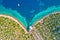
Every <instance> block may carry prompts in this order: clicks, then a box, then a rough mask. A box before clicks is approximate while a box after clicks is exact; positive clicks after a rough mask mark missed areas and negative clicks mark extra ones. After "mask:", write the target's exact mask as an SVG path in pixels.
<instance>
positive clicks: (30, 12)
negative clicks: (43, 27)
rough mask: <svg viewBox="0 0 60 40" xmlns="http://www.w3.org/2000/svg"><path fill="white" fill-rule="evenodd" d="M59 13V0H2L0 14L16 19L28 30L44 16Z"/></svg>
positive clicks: (0, 1)
mask: <svg viewBox="0 0 60 40" xmlns="http://www.w3.org/2000/svg"><path fill="white" fill-rule="evenodd" d="M59 11H60V1H59V0H54V1H53V0H7V1H6V0H0V14H5V15H9V16H12V17H14V18H15V19H17V20H18V21H19V22H20V23H21V24H22V25H23V26H24V27H25V28H26V29H27V30H29V27H30V26H32V25H33V24H35V22H37V21H38V20H40V19H42V18H43V17H44V16H46V15H48V14H50V13H52V12H59Z"/></svg>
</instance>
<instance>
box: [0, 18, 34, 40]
mask: <svg viewBox="0 0 60 40" xmlns="http://www.w3.org/2000/svg"><path fill="white" fill-rule="evenodd" d="M0 40H34V38H33V36H32V35H31V34H28V33H25V31H24V30H23V29H22V28H21V27H20V25H19V24H18V23H16V22H15V21H13V20H11V19H9V18H5V17H0Z"/></svg>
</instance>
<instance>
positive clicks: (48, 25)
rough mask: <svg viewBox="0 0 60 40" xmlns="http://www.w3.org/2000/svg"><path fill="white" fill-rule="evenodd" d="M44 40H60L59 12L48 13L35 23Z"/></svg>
mask: <svg viewBox="0 0 60 40" xmlns="http://www.w3.org/2000/svg"><path fill="white" fill-rule="evenodd" d="M35 28H36V29H37V32H38V33H39V34H40V35H41V36H42V38H43V39H44V40H60V13H56V14H50V15H49V16H47V17H45V18H44V19H43V23H40V22H38V23H37V24H36V25H35Z"/></svg>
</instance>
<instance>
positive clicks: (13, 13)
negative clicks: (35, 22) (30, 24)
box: [0, 5, 27, 28]
mask: <svg viewBox="0 0 60 40" xmlns="http://www.w3.org/2000/svg"><path fill="white" fill-rule="evenodd" d="M0 14H4V15H9V16H12V17H14V18H15V19H17V20H18V21H19V22H21V24H22V25H23V26H25V28H27V22H26V20H25V18H24V17H22V16H21V15H20V14H19V13H18V12H17V11H16V10H11V9H6V8H5V7H3V6H2V5H0Z"/></svg>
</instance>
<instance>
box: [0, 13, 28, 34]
mask: <svg viewBox="0 0 60 40" xmlns="http://www.w3.org/2000/svg"><path fill="white" fill-rule="evenodd" d="M0 17H6V18H9V19H11V20H13V21H15V22H17V23H18V24H19V25H20V27H22V29H23V30H24V31H25V32H26V33H28V31H27V30H26V29H25V27H24V26H23V25H22V24H21V23H20V22H18V20H17V19H15V18H13V17H11V16H8V15H3V14H0Z"/></svg>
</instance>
